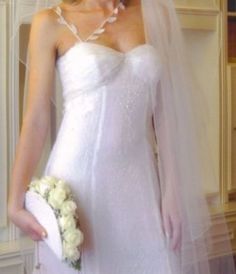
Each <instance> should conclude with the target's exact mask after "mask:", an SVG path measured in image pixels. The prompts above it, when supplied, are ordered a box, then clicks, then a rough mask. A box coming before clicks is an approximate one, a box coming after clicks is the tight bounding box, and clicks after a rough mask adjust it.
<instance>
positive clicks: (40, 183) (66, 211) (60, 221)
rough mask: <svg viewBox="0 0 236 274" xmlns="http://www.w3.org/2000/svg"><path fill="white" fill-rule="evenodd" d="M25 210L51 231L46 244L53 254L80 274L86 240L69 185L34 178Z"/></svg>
mask: <svg viewBox="0 0 236 274" xmlns="http://www.w3.org/2000/svg"><path fill="white" fill-rule="evenodd" d="M25 207H26V209H27V210H29V211H30V212H31V213H32V214H33V215H35V217H36V219H37V220H38V221H39V222H40V223H41V225H43V226H44V227H45V228H46V230H47V231H48V230H49V231H50V230H51V233H48V234H49V235H48V237H47V238H48V239H45V241H46V243H47V244H48V245H49V247H51V248H52V250H53V251H54V253H55V254H56V255H57V256H58V257H59V258H61V259H63V260H65V261H66V262H67V263H68V264H69V265H70V266H72V267H74V268H75V269H78V270H79V269H80V268H81V253H80V249H79V247H80V245H81V244H82V243H83V239H84V236H83V233H82V232H81V230H80V229H79V228H78V226H77V224H78V225H79V221H78V214H77V205H76V203H75V202H74V199H73V196H72V193H71V190H70V188H69V185H68V184H67V183H66V182H65V181H64V180H62V179H58V178H56V177H54V176H44V177H42V178H41V179H39V178H36V177H34V178H33V179H32V181H31V182H30V184H29V187H28V191H27V192H26V197H25ZM53 224H54V225H53ZM50 234H51V238H50ZM57 234H58V236H57Z"/></svg>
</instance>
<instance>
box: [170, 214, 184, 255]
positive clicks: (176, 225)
mask: <svg viewBox="0 0 236 274" xmlns="http://www.w3.org/2000/svg"><path fill="white" fill-rule="evenodd" d="M171 223H172V227H173V234H172V239H171V248H172V249H173V250H177V249H178V248H180V244H181V235H182V226H181V222H180V220H179V219H178V218H173V219H172V220H171Z"/></svg>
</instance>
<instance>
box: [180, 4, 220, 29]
mask: <svg viewBox="0 0 236 274" xmlns="http://www.w3.org/2000/svg"><path fill="white" fill-rule="evenodd" d="M176 11H177V14H178V15H179V19H180V23H181V25H182V28H183V29H190V30H208V31H215V30H217V22H218V17H219V14H220V10H219V9H218V8H193V7H191V8H189V7H176Z"/></svg>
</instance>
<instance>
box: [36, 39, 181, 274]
mask: <svg viewBox="0 0 236 274" xmlns="http://www.w3.org/2000/svg"><path fill="white" fill-rule="evenodd" d="M56 67H57V70H58V72H59V76H60V80H61V84H62V90H63V100H64V101H63V103H64V110H63V119H62V122H61V124H60V128H59V131H58V134H57V138H56V141H55V143H54V146H53V148H52V150H51V152H50V155H49V158H48V161H47V164H46V167H45V170H44V175H53V176H57V177H60V178H63V179H65V180H66V181H68V182H69V183H70V186H71V188H72V191H73V194H74V197H75V199H76V202H77V204H78V208H79V218H80V225H81V230H82V231H83V233H84V243H83V245H82V249H81V256H82V257H81V260H82V264H81V270H80V271H76V270H74V269H72V268H71V267H69V266H68V265H67V264H66V263H63V262H60V261H59V260H58V259H57V258H56V257H55V255H54V254H53V253H52V252H51V251H50V250H49V248H48V247H47V246H46V244H45V243H44V242H42V241H40V244H39V255H40V261H41V264H42V268H41V272H42V274H54V273H55V274H75V273H81V274H178V273H179V272H178V266H179V261H178V256H177V255H176V253H175V252H173V251H171V250H170V249H169V247H168V245H167V242H166V238H165V236H164V234H163V231H162V219H161V210H160V198H161V193H160V188H159V180H158V169H157V165H156V162H155V161H156V159H155V155H154V149H153V130H152V107H151V90H152V88H155V87H156V85H157V83H158V80H159V78H160V75H161V68H162V66H161V62H160V58H159V57H158V55H157V53H156V50H155V49H154V48H153V47H152V46H151V45H149V44H143V45H140V46H137V47H135V48H134V49H132V50H130V51H129V52H127V53H122V52H119V51H116V50H114V49H111V48H108V47H106V46H102V45H98V44H95V43H88V42H87V43H86V42H85V43H83V42H81V43H76V44H75V45H74V46H73V47H71V48H70V49H69V50H68V51H67V52H66V53H65V54H64V55H62V56H61V57H59V58H58V59H57V62H56ZM179 274H180V273H179Z"/></svg>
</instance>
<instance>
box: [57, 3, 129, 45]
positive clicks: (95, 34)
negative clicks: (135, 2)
mask: <svg viewBox="0 0 236 274" xmlns="http://www.w3.org/2000/svg"><path fill="white" fill-rule="evenodd" d="M52 9H53V10H54V11H55V12H56V13H57V15H58V16H59V18H58V19H57V21H58V22H59V23H60V24H63V25H66V26H67V27H68V28H69V29H70V30H71V31H72V33H73V34H74V35H75V37H76V38H77V39H78V40H79V41H80V42H86V41H90V40H96V39H97V38H98V37H99V35H100V34H102V33H103V32H104V31H105V25H106V24H107V23H113V22H115V21H116V20H117V15H118V13H119V10H120V9H122V10H124V9H125V6H124V4H123V3H122V2H120V1H119V3H118V5H116V7H115V8H114V9H113V11H112V13H111V14H110V15H109V16H108V17H107V18H106V19H105V20H103V22H102V23H101V24H100V25H99V27H98V28H96V29H95V30H94V31H93V32H92V33H91V34H90V35H89V36H88V37H87V38H86V39H82V38H81V37H80V35H79V31H78V29H77V27H76V26H75V25H74V24H73V23H69V22H67V21H66V20H65V18H64V17H63V15H62V9H61V7H59V6H56V7H52Z"/></svg>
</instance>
